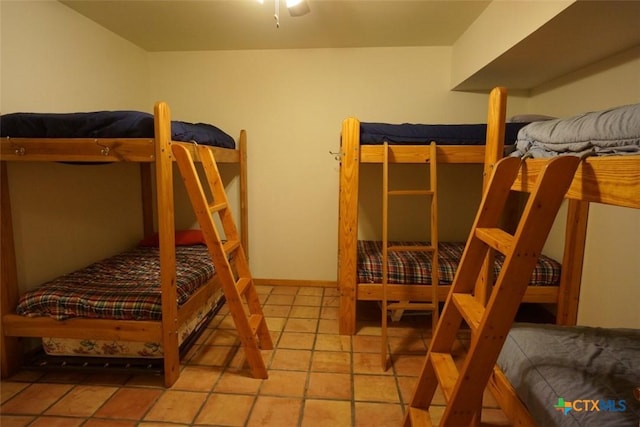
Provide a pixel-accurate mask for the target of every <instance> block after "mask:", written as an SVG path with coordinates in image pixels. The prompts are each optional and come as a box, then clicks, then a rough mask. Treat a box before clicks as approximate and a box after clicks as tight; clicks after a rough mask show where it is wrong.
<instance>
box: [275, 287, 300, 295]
mask: <svg viewBox="0 0 640 427" xmlns="http://www.w3.org/2000/svg"><path fill="white" fill-rule="evenodd" d="M299 290H300V288H299V287H298V286H274V287H273V290H272V291H271V294H272V295H296V294H297V293H298V291H299Z"/></svg>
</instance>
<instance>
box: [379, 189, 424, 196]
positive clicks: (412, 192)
mask: <svg viewBox="0 0 640 427" xmlns="http://www.w3.org/2000/svg"><path fill="white" fill-rule="evenodd" d="M433 194H434V192H433V191H432V190H389V195H390V196H433Z"/></svg>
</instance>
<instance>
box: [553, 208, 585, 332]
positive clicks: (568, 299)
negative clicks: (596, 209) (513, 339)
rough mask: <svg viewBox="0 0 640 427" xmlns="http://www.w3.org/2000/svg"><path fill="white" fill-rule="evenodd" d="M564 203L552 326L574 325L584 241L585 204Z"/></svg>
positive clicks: (576, 317)
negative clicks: (560, 254) (554, 318)
mask: <svg viewBox="0 0 640 427" xmlns="http://www.w3.org/2000/svg"><path fill="white" fill-rule="evenodd" d="M567 202H568V208H567V225H566V227H567V228H566V231H565V236H564V254H563V256H562V273H561V276H560V289H559V290H558V306H557V313H556V323H557V324H558V325H568V326H574V325H575V324H576V323H577V321H578V302H579V300H580V285H581V282H582V264H583V262H584V246H585V242H586V239H587V223H588V218H589V202H586V201H582V200H576V199H567Z"/></svg>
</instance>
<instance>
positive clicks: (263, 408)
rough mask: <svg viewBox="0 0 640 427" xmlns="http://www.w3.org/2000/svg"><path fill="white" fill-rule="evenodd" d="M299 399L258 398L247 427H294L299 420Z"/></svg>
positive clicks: (300, 402)
mask: <svg viewBox="0 0 640 427" xmlns="http://www.w3.org/2000/svg"><path fill="white" fill-rule="evenodd" d="M301 409H302V399H301V398H297V399H295V398H283V397H269V396H258V399H257V400H256V403H255V405H254V407H253V410H252V411H251V415H250V417H249V422H248V423H247V427H251V426H256V427H259V426H260V427H261V426H266V427H268V426H273V427H283V426H295V425H298V420H299V419H300V411H301Z"/></svg>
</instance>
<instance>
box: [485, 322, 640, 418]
mask: <svg viewBox="0 0 640 427" xmlns="http://www.w3.org/2000/svg"><path fill="white" fill-rule="evenodd" d="M498 366H500V368H501V369H502V371H503V372H504V374H505V375H506V376H507V378H508V379H509V380H510V382H511V384H512V385H513V387H514V388H515V390H516V392H517V395H518V397H519V398H520V400H522V402H524V404H525V405H526V406H527V408H528V410H529V412H530V413H531V415H532V416H533V419H534V420H535V422H536V424H538V425H540V426H545V427H547V426H549V427H550V426H594V427H605V426H611V427H614V426H615V427H626V426H628V427H638V425H639V422H640V402H638V401H637V400H636V399H635V398H634V396H633V389H634V388H635V387H638V386H640V329H605V328H593V327H580V326H575V327H567V326H556V325H533V324H515V325H514V326H513V328H512V329H511V331H510V332H509V335H508V336H507V339H506V341H505V344H504V347H503V348H502V351H501V353H500V356H499V358H498Z"/></svg>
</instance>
